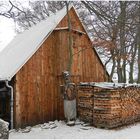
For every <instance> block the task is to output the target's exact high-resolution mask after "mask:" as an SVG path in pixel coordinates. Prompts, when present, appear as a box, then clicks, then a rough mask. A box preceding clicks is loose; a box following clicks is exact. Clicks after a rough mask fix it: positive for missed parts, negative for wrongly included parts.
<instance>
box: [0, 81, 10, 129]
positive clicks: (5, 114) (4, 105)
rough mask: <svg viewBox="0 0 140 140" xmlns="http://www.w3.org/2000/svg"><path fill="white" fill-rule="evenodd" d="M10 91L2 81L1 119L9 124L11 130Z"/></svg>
mask: <svg viewBox="0 0 140 140" xmlns="http://www.w3.org/2000/svg"><path fill="white" fill-rule="evenodd" d="M10 110H11V109H10V90H9V89H8V88H7V87H6V84H5V82H2V81H0V118H1V119H3V120H4V121H7V122H9V128H10V120H11V115H10Z"/></svg>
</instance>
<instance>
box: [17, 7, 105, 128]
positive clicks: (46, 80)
mask: <svg viewBox="0 0 140 140" xmlns="http://www.w3.org/2000/svg"><path fill="white" fill-rule="evenodd" d="M70 16H71V22H72V28H73V29H77V30H80V31H83V32H85V30H84V28H83V27H82V25H81V23H80V21H79V19H78V17H77V16H76V13H75V11H74V10H73V9H72V10H70ZM58 27H67V17H64V19H63V20H62V21H61V22H60V23H59V25H58V26H57V28H58ZM72 36H73V54H74V55H73V64H72V81H73V82H76V83H78V82H80V81H83V82H87V81H88V82H92V81H94V82H101V81H106V79H105V77H106V76H107V75H106V72H105V70H104V68H103V65H102V64H101V62H100V61H99V58H98V57H97V54H96V53H95V51H94V50H93V49H92V48H91V45H92V44H91V42H90V40H89V38H88V37H87V35H85V34H83V35H81V34H79V33H76V32H72ZM78 52H79V53H78ZM68 56H69V55H68V31H67V30H57V31H53V33H52V34H51V35H50V36H49V37H48V38H47V40H46V41H45V42H44V43H43V44H42V46H41V47H40V48H39V49H38V51H37V52H36V53H35V54H34V55H33V56H32V57H31V58H30V60H29V61H28V62H27V63H26V64H25V65H24V66H23V67H22V68H21V70H20V71H19V72H18V73H17V74H16V83H15V84H16V85H15V108H14V110H15V114H16V115H15V127H25V126H27V125H35V124H38V123H43V122H46V121H49V120H55V119H58V120H59V119H64V113H63V98H62V94H61V93H60V85H61V84H63V79H62V76H61V74H62V71H64V70H66V67H67V63H68Z"/></svg>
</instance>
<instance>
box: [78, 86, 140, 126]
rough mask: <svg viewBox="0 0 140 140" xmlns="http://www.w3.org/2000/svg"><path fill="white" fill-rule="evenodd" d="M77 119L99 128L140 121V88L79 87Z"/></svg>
mask: <svg viewBox="0 0 140 140" xmlns="http://www.w3.org/2000/svg"><path fill="white" fill-rule="evenodd" d="M78 114H79V118H80V119H81V120H83V121H86V122H92V125H94V126H96V127H100V128H115V127H119V126H123V125H127V124H132V123H134V122H136V121H140V87H134V86H128V87H121V88H110V89H107V88H103V87H98V88H97V87H93V86H81V87H80V88H79V90H78Z"/></svg>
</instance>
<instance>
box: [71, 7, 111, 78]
mask: <svg viewBox="0 0 140 140" xmlns="http://www.w3.org/2000/svg"><path fill="white" fill-rule="evenodd" d="M72 7H73V8H74V10H75V13H76V15H77V16H78V17H79V20H80V16H79V14H78V13H77V10H76V8H75V7H74V5H72ZM80 22H81V24H82V26H83V28H84V30H85V32H86V34H87V36H88V38H89V40H90V41H91V42H92V40H91V38H90V36H89V33H88V31H87V29H86V27H85V25H84V24H83V22H82V21H81V20H80ZM92 49H94V51H95V53H96V55H97V57H98V59H99V61H100V63H101V64H102V66H103V67H104V69H105V71H106V73H107V74H108V76H110V75H109V72H108V71H107V69H106V68H105V66H104V64H103V62H102V60H101V58H100V56H99V54H98V52H97V51H96V49H95V48H94V47H92Z"/></svg>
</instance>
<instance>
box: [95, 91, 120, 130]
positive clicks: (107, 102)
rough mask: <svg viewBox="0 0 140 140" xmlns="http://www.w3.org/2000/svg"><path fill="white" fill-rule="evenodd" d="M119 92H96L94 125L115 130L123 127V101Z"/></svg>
mask: <svg viewBox="0 0 140 140" xmlns="http://www.w3.org/2000/svg"><path fill="white" fill-rule="evenodd" d="M120 99H121V98H120V92H119V90H110V89H101V90H100V91H94V112H93V125H94V126H97V127H103V128H113V127H117V126H119V125H121V119H120V116H121V100H120Z"/></svg>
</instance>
